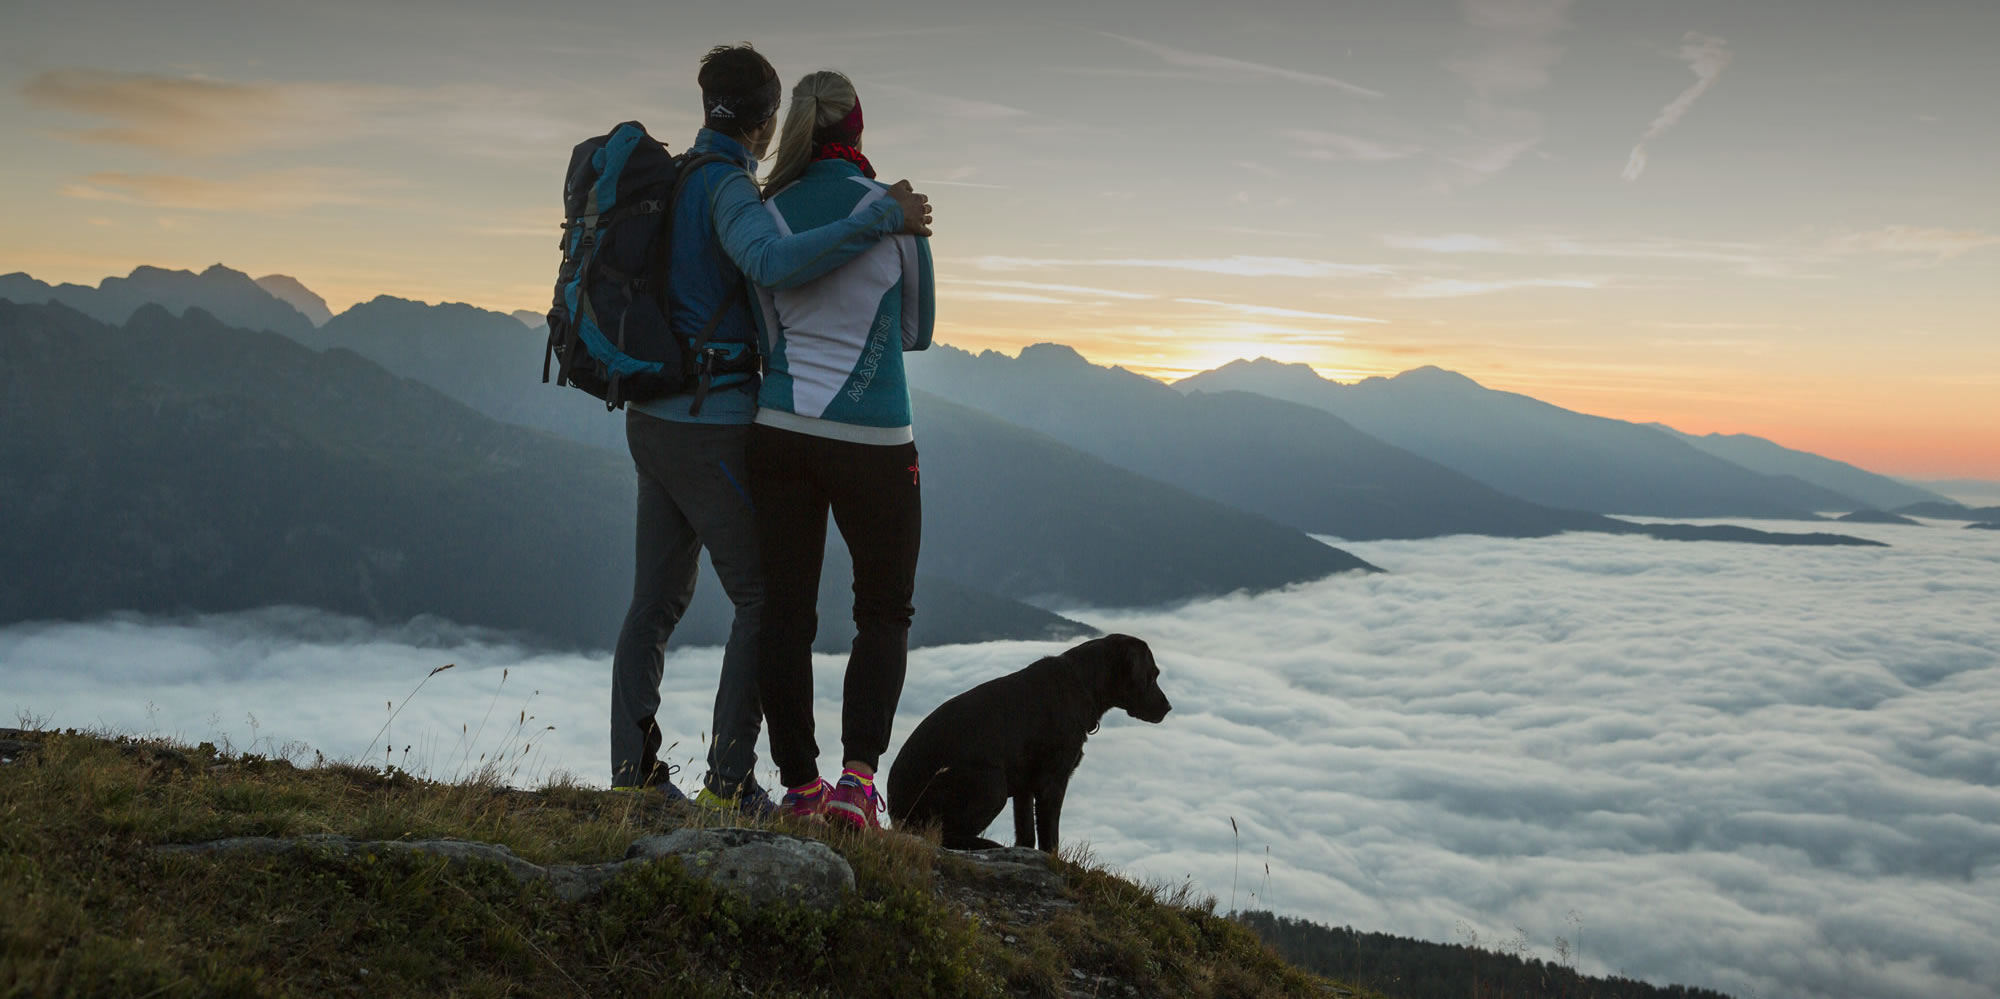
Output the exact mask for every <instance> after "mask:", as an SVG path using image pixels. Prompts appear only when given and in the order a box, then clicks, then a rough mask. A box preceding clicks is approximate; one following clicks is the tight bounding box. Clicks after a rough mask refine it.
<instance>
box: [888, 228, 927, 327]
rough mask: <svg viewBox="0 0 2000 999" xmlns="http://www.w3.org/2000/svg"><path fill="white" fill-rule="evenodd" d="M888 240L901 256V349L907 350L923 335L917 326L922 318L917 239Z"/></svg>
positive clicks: (900, 236) (920, 275)
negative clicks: (891, 241)
mask: <svg viewBox="0 0 2000 999" xmlns="http://www.w3.org/2000/svg"><path fill="white" fill-rule="evenodd" d="M890 238H891V239H894V240H895V241H896V252H898V253H901V254H902V255H903V349H904V350H909V349H910V348H912V347H914V346H916V345H917V339H918V338H919V337H921V336H922V335H923V328H922V327H921V326H919V325H918V321H919V320H921V319H922V318H923V317H922V316H921V315H918V313H919V312H921V311H922V309H923V305H922V302H921V298H922V293H923V280H922V278H923V275H922V274H921V273H920V272H919V269H918V267H917V237H915V236H909V235H896V236H892V237H890Z"/></svg>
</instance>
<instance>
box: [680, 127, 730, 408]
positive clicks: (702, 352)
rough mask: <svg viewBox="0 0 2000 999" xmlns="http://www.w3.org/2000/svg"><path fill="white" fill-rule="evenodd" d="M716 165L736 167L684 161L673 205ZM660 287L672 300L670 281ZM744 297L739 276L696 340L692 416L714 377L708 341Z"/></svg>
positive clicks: (711, 156)
mask: <svg viewBox="0 0 2000 999" xmlns="http://www.w3.org/2000/svg"><path fill="white" fill-rule="evenodd" d="M714 163H729V164H732V165H734V164H735V161H734V160H731V159H730V158H729V157H727V156H724V155H722V154H721V153H702V154H700V155H695V156H689V157H688V158H687V159H686V160H684V161H683V162H682V163H681V170H680V176H678V177H676V178H675V179H674V190H673V195H672V197H673V201H672V202H671V203H672V204H674V205H676V206H678V205H679V204H680V200H681V188H682V187H683V186H684V185H686V184H687V182H688V181H689V180H692V179H693V178H694V174H695V171H697V170H700V169H701V168H702V167H705V166H709V165H710V164H714ZM670 217H671V216H670ZM668 252H670V251H668ZM660 285H661V287H662V289H664V290H665V293H666V294H667V295H669V296H671V295H672V294H673V291H672V288H673V283H672V282H671V281H662V282H660ZM744 294H745V288H744V282H743V277H742V275H741V274H740V273H739V274H738V275H737V278H736V280H735V281H734V282H732V283H731V284H730V286H729V291H728V294H727V296H726V297H724V298H723V300H722V304H720V305H718V306H716V307H715V312H713V313H711V314H710V315H709V317H708V322H706V323H704V324H702V327H701V332H700V333H699V334H697V335H696V336H695V340H694V361H695V370H696V372H697V374H696V376H695V387H694V402H693V403H691V404H690V405H689V406H688V415H689V416H700V415H701V405H702V403H703V402H705V401H707V399H708V389H709V384H710V383H711V382H712V381H713V380H714V377H715V355H714V353H713V352H711V351H710V350H709V348H708V341H709V339H710V338H711V337H713V336H714V335H715V330H716V328H717V327H719V326H721V325H722V320H723V317H725V316H727V315H729V312H730V310H731V309H733V308H735V306H736V303H737V302H739V301H741V300H742V298H743V296H744ZM669 307H671V303H669Z"/></svg>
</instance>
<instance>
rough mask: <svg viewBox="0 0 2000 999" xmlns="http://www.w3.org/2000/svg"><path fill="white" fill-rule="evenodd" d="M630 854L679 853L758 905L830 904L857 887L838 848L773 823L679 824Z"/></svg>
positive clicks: (696, 869)
mask: <svg viewBox="0 0 2000 999" xmlns="http://www.w3.org/2000/svg"><path fill="white" fill-rule="evenodd" d="M625 857H626V860H627V861H628V862H629V861H632V860H652V859H658V858H662V857H675V858H677V859H678V860H679V861H680V864H681V867H682V869H683V870H685V871H686V872H687V873H689V874H690V875H692V876H694V877H697V878H701V879H702V880H704V881H707V882H709V883H710V884H712V885H714V886H716V887H717V888H720V889H722V890H723V891H726V892H729V893H730V894H732V895H735V896H736V897H738V898H741V899H743V900H744V901H746V902H749V903H750V904H751V905H754V906H758V907H762V906H766V905H772V904H794V905H806V906H811V907H813V908H819V909H830V908H833V907H834V906H837V905H839V904H840V902H841V900H842V899H843V898H844V897H845V896H847V895H849V894H851V893H852V892H853V891H854V868H853V867H850V866H849V865H848V863H847V861H846V860H845V859H844V858H842V857H841V856H840V854H837V853H835V852H833V850H832V848H830V847H828V846H827V845H826V844H825V843H821V842H819V841H818V840H810V839H800V838H799V837H797V836H787V835H785V834H783V833H778V832H772V831H770V830H768V829H742V828H723V829H677V830H675V831H673V832H670V833H667V834H665V835H658V836H646V837H642V838H640V839H639V840H638V841H637V842H635V843H633V844H632V847H631V849H629V850H627V851H626V853H625Z"/></svg>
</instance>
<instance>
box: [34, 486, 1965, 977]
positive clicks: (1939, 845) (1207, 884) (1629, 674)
mask: <svg viewBox="0 0 2000 999" xmlns="http://www.w3.org/2000/svg"><path fill="white" fill-rule="evenodd" d="M1791 526H1794V525H1787V526H1786V527H1787V529H1789V528H1790V527H1791ZM1847 526H1848V527H1849V528H1851V529H1852V530H1854V531H1856V532H1858V533H1864V534H1867V535H1869V536H1871V537H1878V538H1880V539H1882V540H1885V541H1889V542H1890V543H1891V544H1892V545H1893V547H1890V548H1883V549H1866V550H1859V549H1822V548H1812V549H1795V550H1772V549H1768V548H1761V547H1755V546H1740V545H1728V544H1677V543H1667V542H1653V541H1646V540H1634V539H1629V538H1618V537H1611V536H1599V535H1570V536H1563V537H1559V538H1551V539H1543V540H1535V541H1516V540H1508V539H1496V538H1447V539H1437V540H1427V541H1414V542H1393V543H1376V544H1364V545H1348V546H1347V547H1349V548H1351V549H1353V550H1354V551H1355V552H1356V553H1357V554H1359V555H1361V556H1362V557H1364V558H1367V559H1369V560H1370V561H1372V562H1375V563H1377V564H1380V565H1382V566H1384V567H1386V568H1389V569H1390V570H1391V572H1390V573H1389V574H1387V575H1381V576H1372V577H1360V576H1345V577H1336V578H1332V579H1328V580H1324V581H1321V582H1318V583H1314V584H1309V585H1305V586H1301V587H1296V588H1293V589H1291V590H1287V591H1283V592H1279V593H1273V594H1266V595H1263V596H1258V597H1237V598H1227V599H1222V600H1214V601H1207V602H1202V603H1198V604H1193V605H1189V606H1185V607H1179V608H1174V609H1171V610H1161V611H1148V612H1117V613H1095V612H1091V611H1088V610H1084V611H1077V612H1075V613H1077V614H1078V615H1080V616H1082V617H1083V618H1084V619H1086V620H1089V621H1090V622H1091V623H1092V624H1095V625H1098V626H1099V627H1103V628H1106V629H1108V630H1122V631H1129V632H1131V633H1134V634H1138V635H1141V636H1143V637H1145V638H1147V639H1148V640H1149V641H1151V642H1152V643H1153V646H1154V648H1155V650H1156V651H1157V653H1158V655H1159V659H1160V662H1161V664H1162V668H1163V670H1164V675H1163V678H1162V683H1163V685H1164V686H1165V687H1166V688H1167V690H1168V693H1169V694H1170V695H1171V696H1172V697H1173V699H1174V702H1175V705H1176V710H1175V712H1174V713H1173V714H1172V715H1170V716H1169V717H1168V719H1167V720H1166V722H1165V723H1164V725H1163V726H1162V727H1160V728H1157V729H1156V728H1153V727H1151V726H1147V725H1143V724H1141V723H1138V722H1135V721H1133V720H1131V719H1129V718H1125V717H1124V716H1122V715H1117V716H1113V717H1111V718H1108V719H1107V721H1106V724H1105V726H1104V729H1103V731H1102V732H1100V733H1099V734H1098V735H1097V736H1096V737H1094V738H1093V739H1092V741H1091V743H1090V745H1089V747H1088V750H1087V757H1086V759H1085V761H1084V763H1083V766H1082V768H1081V770H1080V771H1079V773H1078V775H1077V779H1076V780H1075V782H1074V783H1073V784H1072V785H1071V791H1070V799H1069V805H1068V807H1067V808H1066V809H1065V818H1066V819H1067V820H1068V821H1067V822H1066V823H1065V825H1066V831H1067V833H1068V837H1067V838H1070V839H1071V840H1073V841H1076V840H1088V841H1089V842H1090V843H1091V844H1092V846H1093V847H1094V849H1095V851H1096V853H1097V855H1098V856H1099V857H1100V858H1101V859H1103V860H1105V861H1108V862H1110V863H1113V864H1115V865H1118V866H1120V867H1123V868H1125V869H1126V870H1128V871H1129V872H1131V873H1133V874H1135V875H1138V876H1143V877H1149V878H1155V879H1163V880H1173V881H1178V880H1180V879H1181V878H1184V877H1192V878H1194V880H1195V881H1196V882H1197V883H1198V884H1199V885H1200V886H1201V887H1202V888H1203V889H1205V890H1206V891H1208V892H1211V893H1214V894H1216V895H1218V896H1220V898H1221V899H1222V901H1223V904H1224V905H1225V906H1227V905H1228V904H1229V903H1230V899H1231V897H1232V895H1233V897H1234V900H1235V903H1236V904H1237V905H1239V906H1241V907H1245V908H1248V907H1257V908H1272V909H1275V910H1277V911H1279V912H1285V913H1293V914H1298V915H1302V916H1306V917H1308V918H1312V919H1316V920H1320V921H1323V922H1330V923H1334V924H1351V925H1354V926H1356V927H1359V928H1365V929H1373V930H1383V931H1388V932H1395V933H1402V934H1408V935H1412V936H1418V937H1425V938H1429V939H1434V940H1453V939H1461V940H1462V939H1465V937H1466V935H1467V934H1468V933H1471V932H1476V933H1477V934H1478V935H1479V938H1480V939H1481V940H1484V941H1487V942H1489V943H1490V942H1493V941H1498V940H1502V939H1506V938H1511V937H1514V936H1516V934H1517V933H1520V932H1525V934H1526V936H1527V938H1528V941H1529V943H1530V944H1531V946H1533V947H1534V948H1535V949H1536V950H1537V951H1538V953H1539V954H1540V955H1541V956H1543V957H1550V956H1552V951H1553V941H1554V939H1555V937H1556V936H1558V935H1561V936H1564V937H1567V938H1568V939H1569V940H1571V941H1572V942H1574V943H1575V944H1576V945H1577V946H1578V948H1579V949H1580V951H1581V954H1582V963H1583V966H1584V968H1585V969H1586V970H1590V971H1597V972H1605V971H1621V970H1622V971H1623V972H1625V973H1627V974H1631V975H1636V976H1640V977H1644V978H1647V979H1651V980H1655V981H1677V982H1684V983H1689V984H1697V985H1704V986H1708V987H1713V988H1717V989H1722V990H1724V991H1728V992H1732V993H1734V994H1737V995H1743V996H1747V995H1750V994H1752V993H1753V992H1754V993H1755V994H1756V995H1759V996H1765V997H1811V996H1837V995H1870V996H1883V997H1911V999H1915V997H1925V999H1939V997H1945V999H1951V997H1963V999H1974V997H1990V996H1993V995H1995V992H1994V990H1993V989H1994V986H1993V983H1995V982H2000V958H1996V956H1995V951H1994V949H1993V947H1992V933H1991V930H1992V927H1993V926H1996V925H2000V625H1996V624H1995V622H1994V620H1993V617H1992V615H1991V612H1990V609H1991V608H1992V607H1993V606H1995V605H1996V604H2000V537H1995V536H1993V535H1991V534H1987V533H1983V532H1976V531H1964V530H1961V529H1957V525H1955V524H1952V525H1943V526H1927V527H1891V526H1882V527H1875V526H1864V525H1858V524H1857V525H1847ZM1053 648H1054V647H1053V646H1047V645H1038V644H1028V643H995V644H990V645H978V646H960V647H950V648H942V649H930V650H922V651H919V652H917V653H915V654H914V655H913V656H912V663H911V669H910V685H909V688H908V690H907V691H906V693H905V696H904V699H903V713H902V716H901V717H900V718H899V720H898V733H899V734H901V733H907V732H908V731H909V730H910V728H911V727H912V726H913V725H914V724H915V722H916V721H917V720H918V718H919V717H921V715H922V714H923V713H924V712H925V711H928V710H929V709H930V708H931V707H933V706H935V705H936V704H937V703H939V702H940V701H941V700H943V699H944V698H945V697H947V696H949V695H950V694H952V693H955V692H957V691H959V690H962V689H964V688H965V687H968V686H970V685H972V684H974V683H976V682H979V681H981V680H983V679H986V678H989V677H991V676H994V675H997V674H1000V673H1003V672H1006V671H1009V670H1011V669H1014V668H1017V667H1018V666H1020V665H1022V664H1024V663H1026V662H1028V661H1030V660H1031V659H1032V658H1033V657H1035V656H1036V655H1038V654H1042V653H1044V652H1046V651H1050V650H1052V649H1053ZM714 660H715V654H714V652H713V650H690V651H681V652H677V653H675V654H674V655H673V657H672V658H671V659H670V661H669V664H668V669H667V699H666V709H665V711H664V712H663V716H662V721H663V723H664V724H665V725H666V728H667V730H668V731H669V732H670V733H673V734H674V735H673V736H670V738H671V737H678V738H679V739H680V740H681V743H680V746H679V748H677V750H676V755H677V757H680V758H682V759H683V760H684V761H685V762H692V759H691V758H692V757H695V756H698V755H699V754H700V752H701V749H700V746H699V737H700V733H701V731H702V729H703V728H704V726H705V714H706V707H705V706H706V704H707V702H708V698H709V696H710V694H711V692H712V687H711V684H712V682H713V671H714V669H715V661H714ZM447 662H451V663H456V664H457V666H456V668H455V669H453V670H450V671H447V672H444V673H440V674H438V675H437V676H436V677H434V678H432V679H431V680H430V681H429V684H428V686H426V687H425V689H424V690H423V691H422V693H420V694H419V695H418V696H417V697H416V698H415V699H413V700H412V701H411V702H410V704H409V707H408V708H407V709H405V710H404V711H403V713H402V715H401V716H400V717H399V718H398V719H397V720H396V723H395V726H394V729H393V731H392V733H391V734H390V735H389V736H388V737H386V741H389V742H392V743H393V744H394V747H395V748H394V753H393V756H394V757H395V758H397V759H399V760H400V759H401V754H402V752H403V747H404V746H413V747H415V748H413V749H412V750H411V751H410V762H411V763H412V764H413V765H427V766H429V767H430V769H432V770H433V771H434V772H436V773H439V774H442V775H445V776H449V775H450V774H451V773H453V772H454V771H455V770H458V769H462V768H463V767H464V766H465V765H467V764H469V763H473V762H476V761H477V757H478V756H479V754H480V753H482V752H484V753H489V754H492V753H498V754H501V755H502V756H505V757H508V758H509V759H510V761H511V760H512V759H513V758H514V757H519V758H520V764H519V765H520V767H521V771H520V773H519V774H518V775H517V776H516V778H515V779H516V780H520V781H529V780H531V779H536V778H539V777H542V776H546V775H547V774H548V773H550V772H551V771H553V770H554V769H557V768H563V769H568V770H572V771H575V772H577V773H579V774H581V775H583V776H584V777H585V778H587V779H591V780H601V779H602V776H603V770H604V766H603V762H604V761H603V760H602V756H603V752H604V747H603V745H602V743H603V737H602V732H603V725H604V719H603V715H604V713H605V704H606V688H605V682H606V674H607V669H606V666H605V662H604V660H603V658H602V657H595V656H576V655H567V654H541V653H533V652H528V651H524V650H521V649H518V648H514V647H511V646H508V645H506V644H504V643H502V642H499V641H497V640H494V639H492V638H491V637H489V636H483V635H481V634H479V633H477V632H470V631H466V630H463V629H457V628H452V627H449V626H445V625H441V624H436V623H431V624H426V623H422V622H419V623H417V624H413V625H411V626H409V627H407V628H404V629H400V630H396V631H390V632H383V631H378V630H374V629H369V628H366V627H363V626H359V625H355V624H352V623H347V622H341V621H329V620H327V619H325V618H323V617H320V616H318V615H313V614H305V613H298V612H286V611H270V612H264V613H261V614H253V615H236V616H231V617H224V618H210V619H202V620H193V621H185V622H178V623H175V622H159V621H151V622H147V621H136V620H126V621H111V622H98V623H93V624H84V625H40V626H22V627H15V628H11V629H7V630H5V631H0V708H5V707H19V708H21V709H25V710H28V711H33V712H40V713H44V714H47V715H48V716H49V717H50V721H51V722H52V723H53V724H57V725H75V726H103V727H108V728H115V729H124V730H131V731H140V732H148V731H159V732H163V733H169V734H178V735H180V736H182V737H185V738H190V739H213V738H217V736H218V735H226V736H227V737H228V738H229V739H230V740H231V741H233V742H234V743H235V744H237V745H238V746H242V745H244V744H246V743H248V742H250V741H251V740H252V739H262V740H268V741H269V744H282V743H283V742H285V741H287V740H294V739H297V740H304V741H306V742H309V743H311V744H312V745H313V746H315V747H317V748H319V749H322V750H324V751H326V752H327V753H328V754H329V755H338V756H353V755H357V754H359V753H360V752H361V751H362V749H363V748H364V747H365V746H366V745H367V744H368V742H369V741H370V739H371V738H372V737H374V736H375V734H376V732H377V730H378V729H379V728H380V727H381V725H382V722H383V720H384V719H385V718H386V716H387V711H386V704H387V702H390V701H400V700H401V699H402V698H403V697H404V695H405V694H407V693H408V692H409V690H410V689H411V688H412V687H413V686H415V685H416V683H417V682H418V681H419V680H420V679H422V677H423V675H424V673H425V672H426V671H428V670H430V669H432V668H433V667H435V666H439V665H443V664H445V663H447ZM819 662H820V675H819V681H820V697H821V705H822V712H821V715H820V724H821V726H822V732H823V733H828V734H830V733H832V732H833V731H835V730H836V725H837V714H836V712H835V709H834V707H833V705H834V703H835V702H834V697H835V696H836V694H837V690H838V662H837V660H835V659H833V658H829V657H822V658H821V659H820V661H819ZM503 668H505V669H506V670H507V671H508V674H507V678H506V680H505V683H504V685H503V684H502V682H501V670H502V669H503ZM496 695H497V697H496ZM489 712H490V718H489V715H488V713H489ZM252 715H254V716H255V718H256V726H255V727H254V728H253V727H252V726H251V724H250V721H249V718H250V716H252ZM482 722H483V724H484V726H485V731H484V734H483V735H481V736H480V741H479V742H478V743H477V744H476V745H474V746H473V748H472V749H466V748H464V746H465V745H466V744H467V743H470V742H471V738H472V734H473V733H474V732H476V731H478V730H479V729H480V727H481V725H482ZM551 725H552V726H554V729H553V730H552V731H551V730H549V729H548V728H547V726H551ZM461 726H463V727H461ZM822 741H823V742H826V743H827V744H829V745H830V744H832V740H831V738H830V737H829V738H823V740H822ZM523 746H528V747H530V748H528V749H527V750H526V751H525V752H523V751H522V747H523ZM376 752H377V755H378V756H379V755H380V749H379V747H378V749H377V751H376ZM513 765H514V764H513V763H512V762H510V763H509V766H513ZM695 769H698V767H696V768H695ZM1232 818H1233V819H1235V821H1236V823H1237V825H1238V826H1239V827H1240V829H1241V838H1240V840H1238V839H1237V838H1235V837H1232V834H1231V826H1230V820H1231V819H1232ZM1002 824H1003V825H1004V818H1003V822H1002ZM1239 847H1240V851H1241V868H1240V874H1239V873H1238V871H1237V863H1238V860H1237V850H1238V848H1239ZM1267 847H1268V850H1269V853H1268V858H1269V859H1268V862H1269V868H1270V869H1269V875H1268V877H1267V876H1266V873H1265V866H1264V865H1265V863H1266V856H1267V854H1266V848H1267Z"/></svg>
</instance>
